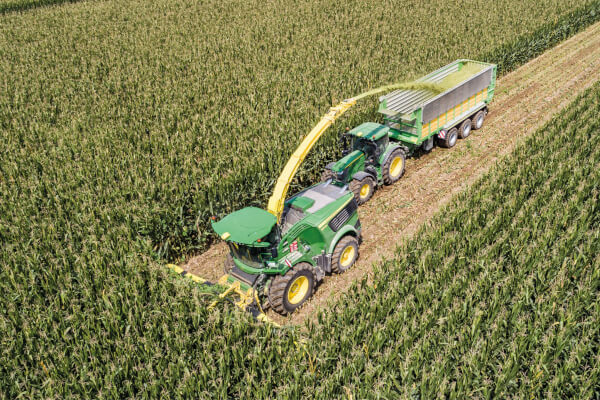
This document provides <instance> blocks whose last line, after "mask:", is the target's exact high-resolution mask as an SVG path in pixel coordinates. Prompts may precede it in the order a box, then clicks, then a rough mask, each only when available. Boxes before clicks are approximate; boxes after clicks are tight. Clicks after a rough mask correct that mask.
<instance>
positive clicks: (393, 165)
mask: <svg viewBox="0 0 600 400" xmlns="http://www.w3.org/2000/svg"><path fill="white" fill-rule="evenodd" d="M405 164H406V155H405V154H404V151H403V150H402V149H396V150H394V151H392V153H391V154H390V155H389V156H388V157H387V159H386V160H385V162H384V163H383V171H382V172H383V183H385V184H386V185H391V184H392V183H395V182H396V181H397V180H398V179H400V178H402V175H404V165H405Z"/></svg>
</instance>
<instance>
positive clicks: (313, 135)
mask: <svg viewBox="0 0 600 400" xmlns="http://www.w3.org/2000/svg"><path fill="white" fill-rule="evenodd" d="M405 85H406V84H405V83H395V84H391V85H386V86H382V87H379V88H377V89H373V90H369V91H368V92H365V93H362V94H359V95H358V96H354V97H352V98H350V99H346V100H344V101H342V102H341V103H340V104H338V105H337V106H335V107H331V108H330V109H329V111H328V112H327V114H325V115H324V116H323V118H321V120H320V121H319V123H318V124H317V125H316V126H315V127H314V128H313V129H312V130H311V131H310V132H309V133H308V135H306V137H305V138H304V140H302V143H300V146H298V148H297V149H296V151H294V153H293V154H292V156H291V157H290V159H289V160H288V162H287V164H286V165H285V167H284V168H283V171H282V172H281V175H279V178H277V184H276V185H275V189H274V190H273V194H272V195H271V197H270V198H269V204H268V206H267V211H269V212H270V213H271V214H273V215H275V216H276V217H277V221H279V219H280V218H281V214H282V213H283V207H284V202H285V197H286V195H287V192H288V190H289V188H290V183H291V182H292V179H293V178H294V175H296V171H298V168H299V167H300V164H302V162H303V161H304V159H305V158H306V156H307V154H308V152H309V151H310V149H312V147H313V146H314V145H315V143H316V142H317V140H319V138H320V137H321V136H322V135H323V133H325V131H326V130H327V128H329V127H330V126H331V125H333V123H334V122H335V120H336V119H338V118H339V117H341V116H342V114H344V113H345V112H346V111H348V109H349V108H350V107H352V106H353V105H355V104H356V102H357V101H358V100H360V99H363V98H365V97H368V96H373V95H375V94H378V93H381V92H385V91H388V90H394V89H400V88H402V87H404V86H405Z"/></svg>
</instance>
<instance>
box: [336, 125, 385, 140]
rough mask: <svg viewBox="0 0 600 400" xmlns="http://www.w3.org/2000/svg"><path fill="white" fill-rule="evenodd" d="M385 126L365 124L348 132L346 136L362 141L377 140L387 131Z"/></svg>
mask: <svg viewBox="0 0 600 400" xmlns="http://www.w3.org/2000/svg"><path fill="white" fill-rule="evenodd" d="M389 129H390V128H388V127H387V126H385V125H381V124H378V123H376V122H365V123H364V124H361V125H359V126H357V127H356V128H354V129H352V130H351V131H349V132H348V133H347V134H348V135H349V136H355V137H359V138H363V139H369V140H373V141H374V140H379V139H381V138H382V137H384V136H385V134H386V133H387V132H388V131H389Z"/></svg>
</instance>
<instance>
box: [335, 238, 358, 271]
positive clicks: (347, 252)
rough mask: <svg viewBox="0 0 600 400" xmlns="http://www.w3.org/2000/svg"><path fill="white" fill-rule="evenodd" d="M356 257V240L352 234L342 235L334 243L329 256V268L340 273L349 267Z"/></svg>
mask: <svg viewBox="0 0 600 400" xmlns="http://www.w3.org/2000/svg"><path fill="white" fill-rule="evenodd" d="M357 258H358V241H357V240H356V239H355V238H354V237H353V236H344V237H343V238H341V239H340V241H339V242H338V243H337V244H336V245H335V249H334V250H333V255H332V256H331V270H332V271H333V272H335V273H336V274H341V273H344V272H346V271H347V270H349V269H350V267H352V266H353V265H354V263H355V262H356V259H357Z"/></svg>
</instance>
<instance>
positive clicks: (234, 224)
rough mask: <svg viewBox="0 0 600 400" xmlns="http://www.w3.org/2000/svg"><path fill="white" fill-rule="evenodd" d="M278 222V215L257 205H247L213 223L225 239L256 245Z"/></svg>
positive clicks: (217, 231)
mask: <svg viewBox="0 0 600 400" xmlns="http://www.w3.org/2000/svg"><path fill="white" fill-rule="evenodd" d="M276 223H277V217H275V216H274V215H273V214H271V213H270V212H268V211H265V210H263V209H261V208H257V207H246V208H242V209H241V210H238V211H235V212H233V213H231V214H229V215H228V216H226V217H225V218H223V219H222V220H220V221H219V222H214V223H213V224H212V226H213V229H214V230H215V232H216V233H217V234H218V235H219V236H221V238H222V239H223V240H227V241H232V242H236V243H241V244H246V245H254V244H256V241H257V240H258V239H262V238H263V237H265V236H267V235H268V234H269V233H270V232H271V229H273V226H275V224H276Z"/></svg>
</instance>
